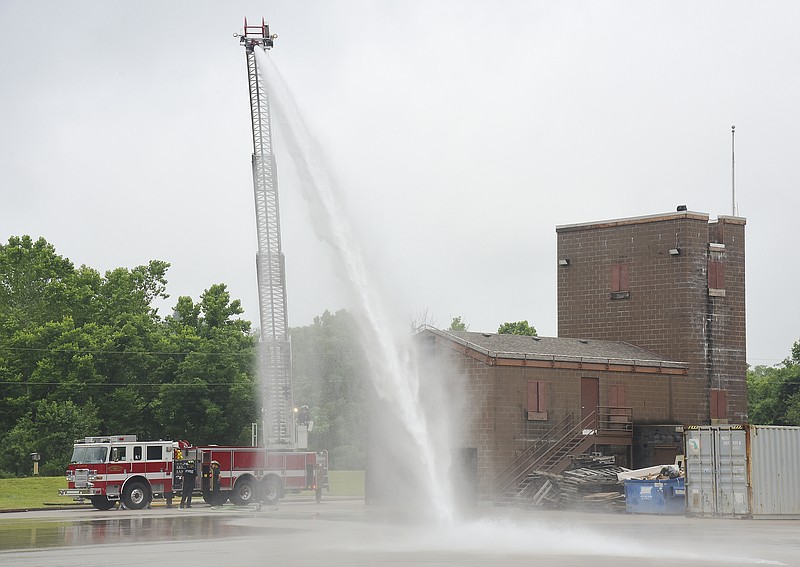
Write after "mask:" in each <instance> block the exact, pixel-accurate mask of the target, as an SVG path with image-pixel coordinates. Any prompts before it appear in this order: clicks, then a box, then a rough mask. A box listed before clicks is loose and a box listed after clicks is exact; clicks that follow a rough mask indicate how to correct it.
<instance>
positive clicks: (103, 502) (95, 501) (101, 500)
mask: <svg viewBox="0 0 800 567" xmlns="http://www.w3.org/2000/svg"><path fill="white" fill-rule="evenodd" d="M90 500H91V501H92V506H94V507H95V508H97V509H98V510H111V508H113V507H114V504H116V502H112V501H111V500H109V499H108V498H106V497H105V496H92V497H91V498H90Z"/></svg>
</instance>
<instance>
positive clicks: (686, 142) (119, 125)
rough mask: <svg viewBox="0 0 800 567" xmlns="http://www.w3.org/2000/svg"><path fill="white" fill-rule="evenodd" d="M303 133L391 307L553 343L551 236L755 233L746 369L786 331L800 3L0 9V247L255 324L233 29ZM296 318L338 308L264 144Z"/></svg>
mask: <svg viewBox="0 0 800 567" xmlns="http://www.w3.org/2000/svg"><path fill="white" fill-rule="evenodd" d="M245 16H247V17H248V18H250V19H251V20H260V18H261V17H262V16H264V17H266V18H267V20H268V21H269V23H270V24H271V31H272V32H273V33H276V34H278V36H279V38H278V39H277V40H276V43H275V48H274V49H273V50H272V52H271V57H272V60H273V61H274V63H275V65H276V67H277V68H278V69H279V71H280V72H281V73H282V75H283V76H284V78H285V80H286V82H287V83H288V84H289V87H290V88H291V90H292V92H293V94H294V96H295V98H296V100H297V103H298V105H299V107H300V109H301V111H302V113H303V117H304V119H305V121H306V122H307V124H308V125H309V127H310V129H311V130H312V132H313V133H314V134H315V135H316V136H317V137H318V139H319V142H320V144H321V145H322V147H323V148H324V151H325V159H326V162H327V164H328V166H329V167H330V168H331V170H332V172H333V174H334V175H335V177H336V179H337V180H338V183H339V189H340V193H341V204H342V208H343V210H344V211H346V216H347V217H348V220H349V221H350V223H351V224H352V229H353V231H354V232H355V233H356V234H357V235H358V239H359V241H360V242H361V246H362V248H363V252H364V254H365V257H366V260H367V265H368V266H369V269H370V270H371V273H372V275H373V278H374V281H375V282H376V285H377V286H378V287H379V288H380V290H381V291H382V293H383V294H384V297H385V298H386V299H387V301H388V303H389V304H390V305H391V306H392V310H393V313H394V314H395V316H396V317H397V318H399V319H403V324H410V321H411V320H412V319H418V318H419V317H420V315H421V314H422V313H423V312H426V313H427V316H428V321H429V322H432V323H434V324H435V325H436V326H439V327H447V326H448V325H449V323H450V320H451V319H452V318H453V317H455V316H457V315H459V316H461V317H463V319H464V320H465V321H466V322H467V324H468V325H469V329H470V330H472V331H496V330H497V327H498V326H499V325H500V324H501V323H503V322H504V321H518V320H522V319H527V320H528V321H529V322H530V323H531V324H532V325H534V326H535V327H536V328H537V329H538V331H539V334H540V335H546V336H556V334H557V328H556V324H557V322H556V258H555V252H556V238H555V227H556V226H557V225H562V224H573V223H581V222H588V221H593V220H604V219H611V218H621V217H630V216H641V215H649V214H656V213H663V212H670V211H674V210H675V207H676V205H679V204H686V205H688V207H689V209H690V210H692V211H700V212H705V213H709V214H710V215H711V216H712V218H715V217H716V216H717V215H718V214H723V215H729V214H731V212H732V211H731V135H730V130H731V125H732V124H735V125H736V133H737V137H736V200H737V207H738V210H737V213H738V214H739V215H741V216H743V217H745V218H747V331H748V333H747V335H748V355H747V358H748V361H749V362H750V363H751V364H775V363H778V362H780V361H781V360H782V359H784V358H785V357H786V356H787V355H788V354H789V350H790V348H791V345H792V343H793V342H794V341H796V340H798V339H800V328H799V326H798V324H797V321H798V315H799V314H800V294H798V289H797V282H798V281H799V280H800V262H798V260H797V258H798V254H797V250H796V247H797V245H798V244H799V243H800V242H798V241H799V240H800V239H798V236H797V219H798V211H800V192H799V191H798V185H799V183H798V179H799V178H800V174H798V160H797V157H798V155H800V141H798V140H799V139H800V138H799V136H800V111H799V110H798V105H799V104H800V102H799V101H800V79H798V69H800V61H798V59H800V34H798V33H797V29H798V23H800V4H798V3H797V2H794V1H786V2H770V1H762V2H733V1H713V2H711V1H709V2H695V1H692V2H688V1H687V2H681V1H673V2H658V3H656V2H639V1H629V2H613V1H602V2H600V1H598V2H567V1H562V0H560V1H552V2H541V1H533V0H528V1H519V2H514V1H504V2H485V1H483V2H471V1H462V2H455V1H452V2H447V1H424V0H419V1H409V0H403V1H399V0H398V1H391V2H390V1H383V2H379V1H372V2H367V1H335V0H327V1H298V0H292V1H288V0H287V1H274V2H265V1H258V2H255V1H254V2H245V1H241V2H234V1H230V2H211V1H205V2H204V1H198V0H193V1H191V2H190V1H175V0H173V1H170V2H161V1H147V0H137V1H116V2H111V1H95V2H88V1H84V2H80V1H70V2H63V1H52V2H45V1H36V2H34V1H30V0H2V2H0V53H2V55H0V118H1V120H0V124H1V125H2V126H1V127H0V145H1V146H2V147H0V191H2V201H0V238H1V239H2V240H3V241H6V240H7V238H8V237H9V236H12V235H21V234H30V235H31V236H33V237H38V236H43V237H45V238H46V239H47V240H48V241H49V242H50V243H52V244H53V245H54V246H55V247H56V249H57V251H58V252H59V253H60V254H62V255H64V256H66V257H68V258H70V259H71V260H72V261H73V262H74V263H75V264H76V265H81V264H86V265H88V266H92V267H94V268H97V269H99V270H101V271H105V270H108V269H112V268H115V267H118V266H125V267H133V266H136V265H139V264H143V263H146V262H147V261H149V260H151V259H161V260H165V261H168V262H170V263H171V264H172V267H171V268H170V270H169V272H168V279H169V287H168V292H169V293H170V294H171V298H170V301H169V302H168V304H167V305H165V306H164V307H163V308H162V309H161V313H162V315H166V314H168V313H169V310H170V308H171V306H172V305H174V300H176V299H177V297H178V296H180V295H190V296H192V297H193V298H194V299H195V300H197V299H198V298H199V296H200V294H201V293H202V291H203V290H204V289H207V288H208V287H209V286H210V285H212V284H214V283H219V282H222V283H226V284H227V285H228V286H229V288H230V291H231V293H232V295H233V297H235V298H240V299H241V300H242V303H243V305H244V307H245V310H246V311H245V316H246V318H248V319H250V320H252V321H254V322H255V321H257V320H258V306H257V292H256V276H255V264H254V255H255V250H256V228H255V220H254V218H255V217H254V205H253V195H252V181H251V175H250V154H251V153H252V142H251V136H250V116H249V100H248V90H247V72H246V66H245V55H244V49H243V48H242V47H240V45H239V43H238V40H237V39H236V38H234V37H233V34H234V33H236V32H239V31H240V30H241V27H242V19H243V17H245ZM276 154H277V159H278V171H279V186H280V196H281V215H282V219H281V222H282V229H283V250H284V253H285V255H286V262H287V284H288V298H289V324H290V325H291V326H300V325H307V324H309V323H311V322H312V320H313V318H314V316H315V315H319V314H321V313H322V312H323V311H324V310H326V309H328V310H330V311H335V310H338V309H341V308H347V307H349V306H350V305H351V304H350V302H351V300H352V299H351V296H350V294H349V292H348V290H347V285H346V284H345V282H344V281H343V280H342V279H341V278H340V276H339V275H338V274H339V272H340V270H337V268H336V260H335V256H334V255H333V254H332V253H331V251H330V249H329V248H328V246H327V245H326V244H325V243H324V242H322V241H320V240H319V238H318V237H317V235H316V233H315V231H314V230H313V228H312V227H311V215H310V213H309V210H308V206H307V205H306V204H305V202H304V201H303V200H302V199H301V198H300V197H299V196H298V195H297V192H296V191H295V192H293V185H294V184H296V175H295V174H294V172H293V170H292V165H291V162H290V161H289V160H288V157H286V156H282V155H281V148H280V147H278V148H277V149H276Z"/></svg>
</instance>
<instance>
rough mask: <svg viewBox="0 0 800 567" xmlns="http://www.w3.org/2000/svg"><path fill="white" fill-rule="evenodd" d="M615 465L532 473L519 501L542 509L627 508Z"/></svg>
mask: <svg viewBox="0 0 800 567" xmlns="http://www.w3.org/2000/svg"><path fill="white" fill-rule="evenodd" d="M622 470H623V469H622V468H621V467H617V466H614V465H606V466H602V467H599V468H578V469H572V470H569V471H565V472H563V473H561V474H551V473H545V472H532V473H531V474H530V475H528V479H527V483H526V486H525V489H524V490H523V491H521V492H520V493H519V494H518V496H517V502H519V503H520V504H523V503H524V504H525V505H528V506H533V507H536V508H543V509H563V508H570V509H614V508H616V507H617V506H621V507H622V509H624V508H625V494H624V491H623V486H622V485H621V484H620V483H619V481H618V480H617V473H619V472H621V471H622Z"/></svg>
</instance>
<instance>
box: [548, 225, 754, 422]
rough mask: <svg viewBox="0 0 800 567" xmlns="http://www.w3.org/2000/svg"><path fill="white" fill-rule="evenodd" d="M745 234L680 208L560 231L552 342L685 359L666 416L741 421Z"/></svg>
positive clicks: (678, 419)
mask: <svg viewBox="0 0 800 567" xmlns="http://www.w3.org/2000/svg"><path fill="white" fill-rule="evenodd" d="M744 232H745V219H743V218H739V217H730V216H720V217H719V218H718V219H717V220H714V221H709V216H708V215H707V214H703V213H695V212H689V211H685V210H679V211H678V212H676V213H669V214H660V215H653V216H646V217H636V218H627V219H617V220H610V221H602V222H592V223H585V224H575V225H566V226H559V227H557V228H556V233H557V240H558V276H557V278H558V335H559V336H560V337H570V338H581V339H598V340H611V341H625V342H628V343H631V344H634V345H636V346H639V347H643V348H646V349H648V350H651V351H653V352H656V353H657V354H659V355H661V356H664V357H668V358H670V359H671V360H674V361H676V362H686V363H688V364H689V373H688V376H686V377H681V378H675V379H674V380H673V381H672V383H671V386H670V401H669V404H670V406H669V414H670V418H671V419H673V420H674V422H675V423H681V424H686V425H691V424H707V423H709V422H711V423H718V422H722V423H725V422H730V423H744V422H745V421H746V420H747V382H746V371H747V362H746V337H745V281H744V279H745V272H744V255H745V246H744ZM642 386H643V387H646V385H645V384H643V385H642Z"/></svg>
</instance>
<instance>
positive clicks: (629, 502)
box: [625, 478, 686, 514]
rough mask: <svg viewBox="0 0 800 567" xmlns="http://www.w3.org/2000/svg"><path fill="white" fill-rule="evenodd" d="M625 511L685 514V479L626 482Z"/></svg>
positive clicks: (630, 512)
mask: <svg viewBox="0 0 800 567" xmlns="http://www.w3.org/2000/svg"><path fill="white" fill-rule="evenodd" d="M625 511H626V512H627V513H629V514H685V513H686V487H685V484H684V479H682V478H673V479H665V480H638V479H630V480H626V481H625Z"/></svg>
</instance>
